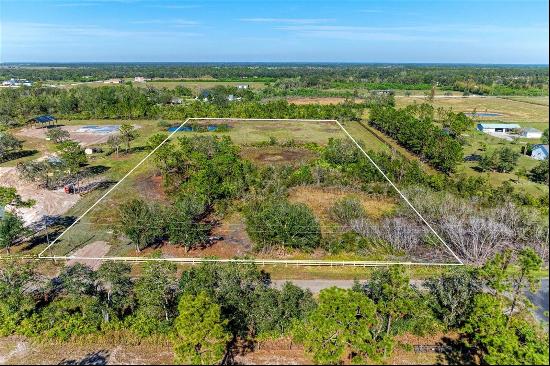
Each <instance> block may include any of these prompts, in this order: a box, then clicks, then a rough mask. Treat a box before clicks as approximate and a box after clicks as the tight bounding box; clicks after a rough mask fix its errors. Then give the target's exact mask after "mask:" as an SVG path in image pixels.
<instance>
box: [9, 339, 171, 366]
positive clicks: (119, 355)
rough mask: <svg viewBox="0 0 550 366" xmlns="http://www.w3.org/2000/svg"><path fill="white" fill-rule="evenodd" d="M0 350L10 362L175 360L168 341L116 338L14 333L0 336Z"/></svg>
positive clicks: (145, 362)
mask: <svg viewBox="0 0 550 366" xmlns="http://www.w3.org/2000/svg"><path fill="white" fill-rule="evenodd" d="M105 338H107V336H106V337H105ZM4 350H5V351H6V352H4ZM0 352H1V356H0V363H3V362H5V363H6V364H10V365H57V364H70V365H90V364H95V365H103V364H106V365H159V364H162V365H171V364H173V362H174V352H173V350H172V346H171V345H169V344H167V343H166V342H153V341H140V342H135V344H133V343H130V342H128V344H125V342H124V340H120V339H118V338H117V337H114V338H113V339H110V340H108V339H100V340H93V341H91V342H85V341H69V342H64V343H53V342H47V341H44V342H33V341H31V340H28V339H25V338H24V337H13V336H11V337H5V338H0Z"/></svg>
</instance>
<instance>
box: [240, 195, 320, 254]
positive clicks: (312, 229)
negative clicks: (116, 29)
mask: <svg viewBox="0 0 550 366" xmlns="http://www.w3.org/2000/svg"><path fill="white" fill-rule="evenodd" d="M245 218H246V231H247V232H248V235H250V237H251V238H252V240H254V241H255V242H256V248H257V249H259V250H262V249H269V248H271V247H273V246H284V247H289V248H296V249H304V250H311V249H313V248H315V247H317V246H318V245H319V242H320V240H321V228H320V226H319V223H318V222H317V220H316V219H315V216H314V215H313V213H312V212H311V210H310V209H309V208H308V207H307V206H305V205H303V204H291V203H289V202H288V201H283V200H281V201H275V200H266V201H264V202H261V203H258V204H252V205H251V206H249V207H248V208H247V209H246V212H245Z"/></svg>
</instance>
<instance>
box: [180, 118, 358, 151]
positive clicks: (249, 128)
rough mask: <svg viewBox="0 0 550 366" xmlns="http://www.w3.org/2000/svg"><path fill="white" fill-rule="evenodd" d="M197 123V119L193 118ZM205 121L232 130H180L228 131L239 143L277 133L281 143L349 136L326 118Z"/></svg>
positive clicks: (321, 142) (325, 140) (207, 123)
mask: <svg viewBox="0 0 550 366" xmlns="http://www.w3.org/2000/svg"><path fill="white" fill-rule="evenodd" d="M192 122H193V123H196V122H197V121H192ZM200 123H201V124H205V125H211V124H227V125H229V127H230V129H229V131H228V132H201V133H197V132H178V133H177V134H178V135H181V136H196V135H217V136H222V135H226V136H229V137H231V140H232V141H233V142H235V143H236V144H240V145H247V144H254V143H258V142H265V141H269V139H270V137H274V138H275V139H276V140H277V141H278V142H279V143H284V142H287V141H292V140H293V141H295V142H296V143H317V144H320V145H324V144H327V143H328V140H329V139H330V138H347V136H346V135H345V134H344V132H343V131H342V130H341V129H340V127H338V125H337V124H336V123H335V122H325V121H281V120H273V121H258V120H248V121H234V120H227V121H225V120H224V121H221V120H220V121H200Z"/></svg>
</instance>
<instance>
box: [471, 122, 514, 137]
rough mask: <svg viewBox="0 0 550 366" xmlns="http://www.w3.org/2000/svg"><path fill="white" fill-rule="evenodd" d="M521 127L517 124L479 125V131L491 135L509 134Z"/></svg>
mask: <svg viewBox="0 0 550 366" xmlns="http://www.w3.org/2000/svg"><path fill="white" fill-rule="evenodd" d="M520 128H521V126H520V125H518V124H515V123H478V125H477V129H478V130H479V131H481V132H484V133H489V134H509V133H512V132H513V131H514V130H518V129H520Z"/></svg>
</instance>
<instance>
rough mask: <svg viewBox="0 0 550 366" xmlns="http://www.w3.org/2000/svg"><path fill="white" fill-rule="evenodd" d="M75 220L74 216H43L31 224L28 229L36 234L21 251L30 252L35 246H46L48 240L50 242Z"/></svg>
mask: <svg viewBox="0 0 550 366" xmlns="http://www.w3.org/2000/svg"><path fill="white" fill-rule="evenodd" d="M76 219H77V217H76V216H48V215H46V216H43V217H42V218H41V219H40V221H37V222H35V223H33V224H32V226H31V227H29V229H30V230H31V231H33V232H35V233H36V234H35V235H33V236H32V238H30V240H28V242H27V243H26V246H25V247H24V248H23V249H24V250H30V249H32V248H34V247H36V246H37V245H41V244H47V243H48V240H49V241H50V242H51V241H52V240H54V239H55V238H56V237H57V236H58V235H59V234H61V233H62V232H63V230H65V229H66V228H68V227H69V226H70V225H71V224H72V223H73V222H74V221H75V220H76ZM46 229H47V231H46Z"/></svg>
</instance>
